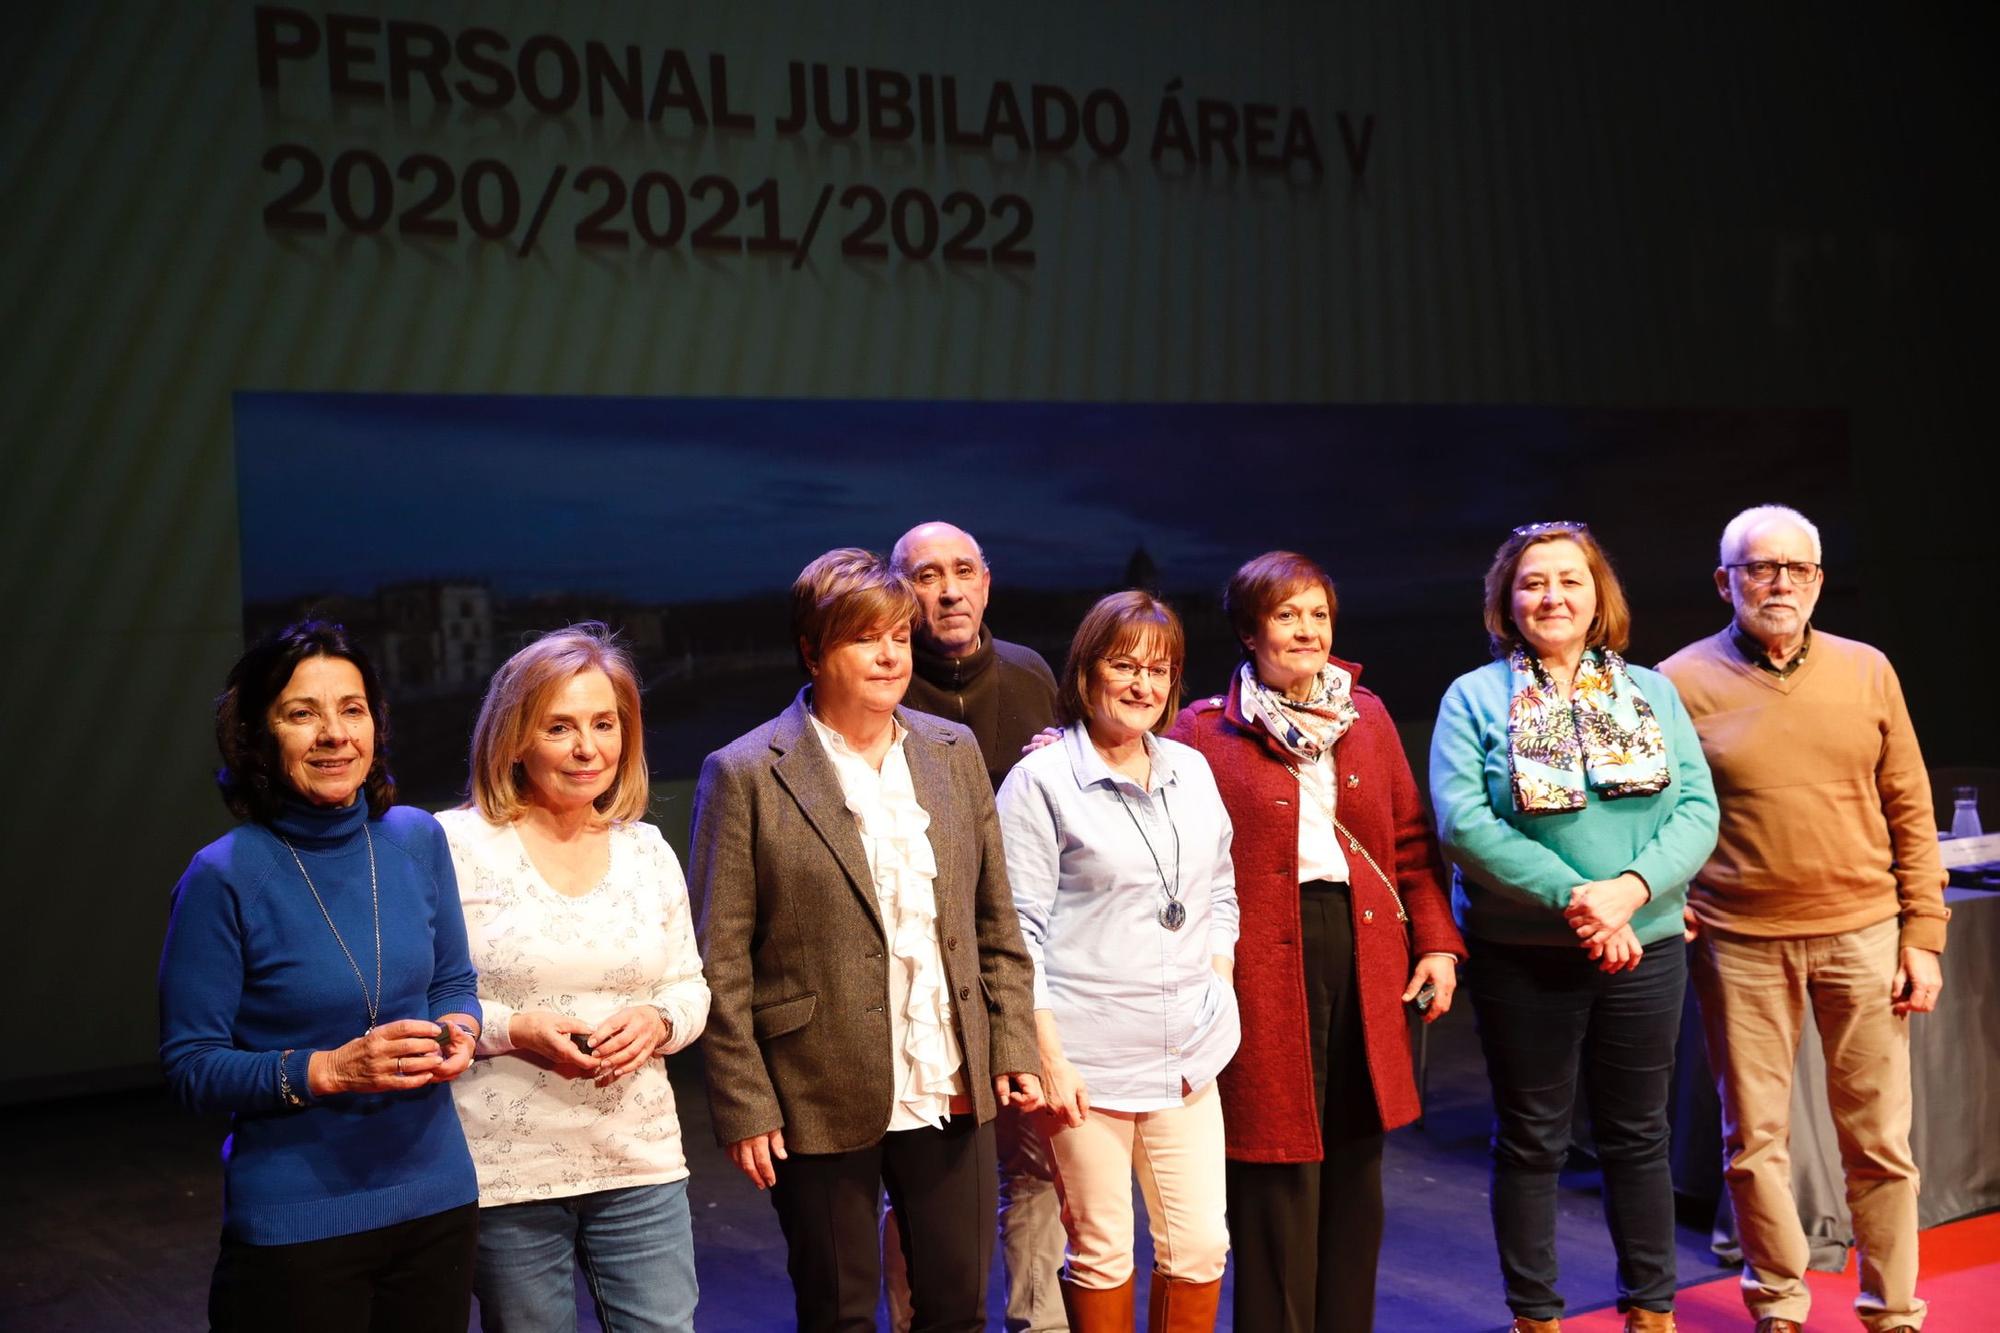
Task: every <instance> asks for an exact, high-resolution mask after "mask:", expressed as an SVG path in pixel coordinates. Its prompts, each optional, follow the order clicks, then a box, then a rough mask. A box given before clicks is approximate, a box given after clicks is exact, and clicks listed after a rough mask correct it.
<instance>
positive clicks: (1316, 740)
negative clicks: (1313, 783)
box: [1237, 662, 1361, 764]
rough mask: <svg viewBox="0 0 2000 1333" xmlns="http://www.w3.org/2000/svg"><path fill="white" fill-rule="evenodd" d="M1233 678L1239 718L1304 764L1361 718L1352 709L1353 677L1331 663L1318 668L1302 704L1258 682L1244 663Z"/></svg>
mask: <svg viewBox="0 0 2000 1333" xmlns="http://www.w3.org/2000/svg"><path fill="white" fill-rule="evenodd" d="M1237 678H1238V679H1239V680H1240V681H1241V682H1242V690H1243V716H1244V717H1245V718H1247V719H1249V720H1250V721H1252V722H1255V723H1257V724H1258V725H1260V726H1262V727H1263V728H1264V730H1266V731H1268V732H1270V733H1271V735H1272V736H1274V737H1276V738H1277V741H1278V744H1280V745H1282V746H1284V747H1285V748H1286V749H1287V750H1290V751H1291V752H1292V753H1293V754H1295V755H1297V756H1298V757H1299V758H1300V759H1303V760H1304V761H1305V762H1306V763H1308V764H1311V763H1317V762H1318V761H1319V757H1320V756H1321V755H1323V754H1325V753H1326V752H1327V751H1328V750H1331V749H1332V748H1333V743H1334V742H1335V741H1337V740H1339V739H1340V738H1341V737H1342V736H1344V735H1346V734H1347V729H1348V728H1349V727H1351V726H1353V725H1354V722H1355V719H1357V718H1359V717H1360V716H1361V711H1360V710H1359V709H1357V708H1356V707H1355V706H1354V695H1353V690H1354V678H1353V677H1352V676H1350V675H1349V674H1348V673H1347V672H1345V671H1343V670H1341V669H1340V668H1339V667H1337V666H1335V665H1334V664H1333V663H1331V662H1328V663H1327V664H1326V665H1325V666H1323V667H1321V668H1320V669H1319V683H1318V684H1317V685H1315V686H1314V687H1313V693H1312V698H1310V699H1307V700H1306V701H1305V702H1304V703H1299V702H1297V701H1295V700H1292V699H1288V698H1286V697H1285V696H1284V695H1283V694H1282V693H1280V692H1279V691H1277V690H1274V689H1272V688H1271V687H1270V686H1268V685H1266V684H1265V683H1264V682H1263V681H1261V680H1258V679H1257V672H1256V670H1255V669H1254V668H1253V667H1252V665H1251V664H1250V663H1248V662H1245V663H1244V664H1243V665H1242V666H1241V667H1240V668H1239V669H1238V670H1237Z"/></svg>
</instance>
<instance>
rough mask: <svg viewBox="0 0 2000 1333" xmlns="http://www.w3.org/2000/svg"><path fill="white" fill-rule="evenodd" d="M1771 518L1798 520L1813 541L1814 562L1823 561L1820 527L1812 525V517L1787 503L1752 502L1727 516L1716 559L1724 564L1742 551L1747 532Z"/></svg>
mask: <svg viewBox="0 0 2000 1333" xmlns="http://www.w3.org/2000/svg"><path fill="white" fill-rule="evenodd" d="M1774 519H1782V520H1784V521H1785V522H1787V523H1795V524H1797V525H1798V527H1799V529H1800V531H1802V532H1804V533H1805V534H1806V540H1808V541H1810V542H1811V543H1812V558H1813V563H1814V564H1821V563H1824V561H1823V559H1822V556H1821V553H1820V544H1819V529H1818V528H1816V527H1814V526H1813V523H1812V520H1811V519H1809V518H1807V517H1806V516H1805V515H1804V514H1801V513H1800V512H1799V511H1798V510H1796V509H1794V508H1792V507H1791V506H1790V505H1752V506H1750V507H1749V508H1748V509H1746V510H1744V511H1743V512H1742V513H1740V514H1738V515H1737V516H1736V517H1735V518H1732V519H1730V520H1729V526H1728V527H1726V528H1724V529H1723V530H1722V547H1721V550H1720V552H1719V554H1720V556H1721V559H1720V560H1718V561H1717V563H1718V564H1723V565H1727V564H1729V563H1730V560H1731V558H1732V557H1735V556H1740V555H1742V554H1743V543H1744V542H1745V541H1747V540H1748V539H1749V537H1750V534H1751V533H1752V532H1753V531H1755V530H1756V529H1757V528H1758V527H1760V526H1762V525H1763V524H1765V523H1769V522H1771V521H1772V520H1774Z"/></svg>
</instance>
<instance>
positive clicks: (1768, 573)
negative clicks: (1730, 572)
mask: <svg viewBox="0 0 2000 1333" xmlns="http://www.w3.org/2000/svg"><path fill="white" fill-rule="evenodd" d="M1723 568H1725V569H1740V570H1742V571H1743V577H1744V578H1747V579H1749V580H1750V581H1751V582H1752V583H1776V582H1777V581H1778V571H1779V570H1783V571H1784V572H1785V573H1786V574H1789V575H1790V576H1791V579H1792V582H1793V583H1795V584H1797V585H1798V586H1799V587H1801V588H1807V587H1811V586H1812V585H1813V584H1815V583H1818V582H1819V576H1820V573H1821V572H1822V571H1823V570H1824V569H1825V568H1826V567H1825V566H1824V565H1821V564H1819V563H1818V562H1817V561H1813V560H1744V561H1740V562H1738V563H1736V564H1733V565H1725V566H1723Z"/></svg>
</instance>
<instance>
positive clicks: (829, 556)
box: [792, 546, 917, 675]
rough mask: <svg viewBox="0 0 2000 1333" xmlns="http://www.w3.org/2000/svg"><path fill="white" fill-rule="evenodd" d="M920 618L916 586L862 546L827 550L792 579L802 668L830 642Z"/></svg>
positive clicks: (795, 644)
mask: <svg viewBox="0 0 2000 1333" xmlns="http://www.w3.org/2000/svg"><path fill="white" fill-rule="evenodd" d="M916 618H917V590H916V589H915V588H913V587H911V586H910V581H909V580H908V579H907V578H905V577H903V576H902V575H901V574H899V573H897V572H896V570H895V568H894V567H893V566H891V565H890V564H889V562H888V561H886V560H884V559H883V558H882V557H881V556H879V555H876V554H875V553H874V552H873V551H864V550H862V549H861V548H860V547H858V546H842V547H839V548H837V549H835V550H831V551H828V552H827V553H826V554H825V555H823V556H820V557H819V558H818V559H817V560H814V561H813V562H812V563H811V564H809V565H807V566H806V567H805V568H804V569H802V570H800V571H799V576H798V578H797V579H795V580H793V582H792V646H793V648H794V649H795V650H796V651H797V653H798V659H799V670H801V671H804V672H806V673H807V674H808V675H810V674H811V668H810V667H809V666H808V665H807V659H808V657H824V656H826V649H827V645H828V644H831V643H839V642H842V641H843V640H847V639H853V638H859V637H860V636H861V635H863V634H866V633H867V632H868V631H869V630H872V629H874V628H876V627H877V626H880V625H894V624H898V623H903V622H908V621H913V620H915V619H916Z"/></svg>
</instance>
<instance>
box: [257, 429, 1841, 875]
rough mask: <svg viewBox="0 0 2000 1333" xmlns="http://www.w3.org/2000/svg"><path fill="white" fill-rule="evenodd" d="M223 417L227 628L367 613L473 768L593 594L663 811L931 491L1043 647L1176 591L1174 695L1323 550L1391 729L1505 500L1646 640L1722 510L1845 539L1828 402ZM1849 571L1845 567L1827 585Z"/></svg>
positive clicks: (1454, 653)
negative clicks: (1567, 538) (488, 695)
mask: <svg viewBox="0 0 2000 1333" xmlns="http://www.w3.org/2000/svg"><path fill="white" fill-rule="evenodd" d="M234 436H235V446H236V460H237V479H238V494H239V505H240V509H241V532H242V579H243V599H244V605H243V628H244V632H245V634H246V636H256V635H259V634H262V633H264V632H266V631H268V630H270V629H272V628H275V627H277V626H279V625H282V624H285V623H288V622H289V621H292V620H296V619H298V618H300V617H302V616H305V615H318V616H323V617H326V618H330V619H335V620H339V621H342V622H343V623H345V624H346V625H347V626H348V627H349V628H350V629H351V630H353V631H354V632H356V633H357V634H358V635H359V636H360V637H361V639H362V641H363V642H364V643H365V644H367V645H368V646H369V648H370V650H371V651H372V652H373V653H374V654H375V656H376V658H377V661H378V662H379V664H380V665H381V668H382V672H383V676H384V679H385V686H386V689H387V692H388V694H389V697H390V700H391V704H392V707H393V710H394V750H393V753H394V756H395V764H396V771H397V776H398V778H399V780H400V782H401V784H402V788H403V792H404V795H405V799H408V800H411V801H414V802H416V803H417V804H421V805H426V806H429V807H431V808H438V807H442V806H445V805H450V804H453V803H455V802H456V801H457V800H458V799H460V797H461V795H462V793H463V791H464V784H465V756H466V747H467V744H468V737H469V735H470V731H471V723H472V719H473V716H474V715H475V713H476V712H477V709H478V704H479V699H480V696H481V694H482V692H483V690H484V688H485V685H486V681H487V677H488V676H489V675H490V673H491V672H492V670H493V668H494V667H495V666H496V665H498V664H499V663H500V662H501V661H504V660H505V659H506V657H507V656H508V654H510V653H511V652H513V651H514V649H516V648H517V647H519V646H520V645H521V644H522V643H524V642H526V641H527V640H529V639H531V638H532V637H534V636H535V635H536V634H538V633H541V632H544V631H547V630H549V629H553V628H557V627H560V626H563V625H567V624H571V623H574V622H576V621H580V620H587V619H588V620H602V621H604V622H606V623H608V624H610V625H611V626H613V627H614V628H616V629H617V630H618V631H619V632H620V634H621V636H622V637H623V639H624V641H625V642H626V643H627V645H628V646H629V647H630V648H631V650H632V652H633V654H634V655H635V657H636V658H637V660H638V663H639V665H640V668H641V671H642V674H643V676H644V679H645V684H646V733H647V734H646V750H647V757H648V760H649V762H650V765H651V768H652V772H653V774H654V777H655V780H656V795H659V796H660V797H661V801H662V802H665V803H666V804H668V805H670V806H673V807H676V808H665V809H663V808H661V806H660V803H659V802H656V810H655V817H656V818H658V819H659V820H660V822H661V823H662V825H663V826H666V827H668V828H670V829H672V830H673V831H674V832H675V834H676V837H677V838H678V835H679V834H680V833H682V832H684V830H685V824H686V818H687V813H686V810H685V807H684V805H683V804H682V803H681V802H682V798H683V797H684V794H685V787H686V784H687V781H688V780H689V779H691V778H692V777H693V775H694V774H695V772H696V771H697V769H698V768H699V767H700V764H701V760H702V757H703V756H704V755H705V754H707V753H708V751H710V750H712V749H714V748H715V747H717V746H719V745H721V744H723V743H725V742H727V741H728V740H729V739H731V738H732V737H734V736H736V735H738V734H740V733H742V732H743V731H745V730H747V729H749V728H750V727H752V726H755V725H756V724H757V723H759V722H761V721H763V720H764V719H766V718H768V717H770V716H771V715H773V714H774V713H776V712H778V711H779V710H780V709H781V708H782V707H783V706H784V705H785V704H786V703H787V702H788V701H789V700H790V698H791V696H792V694H793V693H794V691H796V690H797V688H798V686H799V684H800V677H799V673H798V668H797V666H796V665H795V663H794V660H793V652H792V645H791V643H790V641H789V637H788V633H787V628H786V624H787V610H786V605H787V603H786V593H787V590H788V588H789V587H790V585H791V581H792V579H793V578H794V576H795V575H796V574H797V573H798V571H799V569H800V567H801V566H802V565H804V564H805V563H806V562H807V561H808V560H810V559H812V558H813V557H814V556H815V555H818V554H819V553H820V552H822V551H825V550H827V549H829V548H831V547H835V546H865V547H867V548H869V549H872V550H876V551H883V552H886V551H887V550H888V549H889V548H890V546H891V545H892V544H893V543H894V542H895V540H896V538H897V536H898V535H900V534H901V533H902V532H903V531H905V530H906V529H908V528H909V527H911V526H913V525H915V524H917V523H919V522H923V521H925V520H928V519H945V520H948V521H950V522H953V523H956V524H958V525H959V526H960V527H963V528H965V529H966V530H967V531H969V532H971V533H973V534H974V535H975V536H976V537H977V538H978V540H979V542H980V543H981V545H982V547H983V548H984V550H985V553H986V557H987V561H988V564H989V566H990V567H991V569H992V571H993V593H992V600H991V603H990V605H989V607H988V611H987V623H988V624H989V625H990V626H991V627H992V629H993V630H994V631H995V632H996V633H997V634H998V635H999V636H1000V637H1002V638H1006V639H1012V640H1015V641H1017V642H1022V643H1026V644H1028V645H1030V646H1032V647H1034V648H1036V649H1038V650H1039V651H1040V652H1041V653H1042V654H1043V655H1044V656H1045V657H1047V658H1048V659H1049V660H1050V662H1051V663H1052V664H1055V665H1057V666H1058V667H1060V664H1061V661H1062V656H1063V653H1064V650H1065V648H1066V647H1067V645H1068V641H1069V636H1070V633H1071V631H1072V630H1073V629H1074V628H1075V625H1076V623H1077V621H1078V619H1079V618H1080V617H1081V615H1082V613H1083V611H1084V610H1085V609H1086V608H1087V607H1088V606H1089V605H1090V603H1091V602H1092V601H1094V600H1095V599H1096V598H1097V597H1099V596H1101V595H1102V594H1104V593H1105V592H1108V591H1112V590H1115V589H1118V588H1124V587H1131V586H1141V587H1147V588H1150V589H1153V590H1155V591H1157V592H1159V593H1161V594H1162V595H1163V596H1165V597H1166V598H1167V599H1168V600H1170V601H1171V602H1172V603H1173V604H1174V605H1175V606H1176V607H1177V608H1178V609H1179V611H1180V612H1181V614H1182V616H1183V618H1184V619H1185V621H1186V623H1187V628H1188V638H1189V652H1188V668H1187V691H1188V692H1189V693H1190V694H1201V693H1205V692H1209V691H1212V690H1216V689H1218V688H1220V687H1221V686H1222V684H1223V682H1224V681H1225V679H1226V678H1227V674H1228V672H1229V670H1230V667H1231V666H1232V664H1233V663H1234V661H1235V660H1236V649H1235V645H1234V643H1233V641H1232V639H1231V636H1230V634H1229V631H1228V627H1227V623H1226V621H1225V619H1224V617H1223V614H1222V609H1221V591H1222V588H1223V585H1224V583H1225V582H1226V581H1227V579H1228V577H1229V574H1230V572H1231V571H1232V570H1234V569H1235V567H1236V566H1237V565H1238V564H1240V563H1241V562H1242V561H1244V560H1245V559H1247V558H1249V557H1250V556H1253V555H1256V554H1257V553H1259V552H1261V551H1265V550H1269V549H1272V548H1275V547H1288V548H1291V549H1296V550H1300V551H1304V552H1306V553H1307V554H1309V555H1311V556H1313V557H1314V558H1315V559H1317V560H1319V561H1320V562H1321V563H1322V564H1324V565H1325V566H1326V568H1327V569H1328V570H1329V571H1330V572H1331V573H1332V575H1333V577H1334V579H1335V581H1336V583H1337V585H1338V594H1339V619H1338V624H1337V626H1336V631H1335V637H1334V652H1335V654H1336V655H1338V656H1341V657H1344V658H1348V659H1351V660H1354V661H1358V662H1360V663H1362V664H1363V665H1364V668H1365V672H1364V676H1363V679H1364V682H1365V683H1367V684H1368V685H1370V686H1372V687H1374V688H1375V689H1376V690H1377V691H1378V692H1380V693H1381V694H1382V695H1383V696H1384V698H1385V700H1386V701H1387V702H1388V704H1389V707H1390V709H1391V711H1392V712H1394V713H1395V714H1396V716H1397V718H1398V721H1399V722H1400V723H1403V724H1405V726H1406V734H1407V731H1408V729H1409V728H1419V729H1421V730H1423V731H1427V730H1428V727H1429V723H1430V719H1431V717H1432V715H1433V714H1434V712H1435V708H1436V704H1437V700H1438V698H1439V696H1440V695H1441V694H1442V693H1443V691H1444V688H1445V687H1446V685H1448V684H1449V683H1450V681H1451V680H1452V678H1453V677H1455V676H1456V675H1458V674H1459V673H1461V672H1463V671H1467V670H1470V669H1471V668H1473V667H1474V666H1477V665H1478V664H1479V663H1480V662H1482V661H1484V660H1485V657H1486V644H1485V636H1484V632H1483V631H1482V629H1481V628H1480V618H1479V606H1480V578H1481V575H1482V574H1483V572H1484V570H1485V567H1486V563H1487V561H1488V560H1489V559H1490V558H1491V555H1492V553H1493V549H1494V547H1495V546H1497V545H1498V543H1499V542H1500V541H1501V539H1502V538H1504V537H1505V536H1506V535H1507V531H1508V529H1509V528H1511V527H1512V526H1514V525H1515V524H1519V523H1525V522H1531V521H1538V520H1550V519H1563V520H1580V521H1584V522H1587V523H1589V524H1590V526H1591V528H1592V530H1593V531H1594V532H1595V533H1597V534H1598V536H1599V537H1600V538H1601V539H1602V541H1603V542H1604V543H1605V545H1606V546H1607V548H1608V549H1609V550H1610V552H1611V554H1612V556H1613V558H1614V559H1615V560H1616V561H1617V563H1618V566H1619V570H1620V573H1621V575H1622V577H1623V578H1624V580H1625V583H1626V586H1627V590H1628V592H1629V593H1630V595H1631V597H1632V600H1633V603H1634V643H1633V646H1632V652H1631V656H1632V658H1633V660H1635V661H1642V662H1651V661H1655V660H1657V659H1658V658H1659V657H1661V656H1664V655H1665V653H1667V652H1669V651H1671V650H1672V649H1673V648H1674V647H1676V646H1678V645H1679V644H1681V643H1684V642H1686V641H1687V640H1688V639H1690V638H1692V637H1694V636H1696V635H1698V634H1702V633H1706V632H1709V631H1711V630H1713V629H1715V628H1717V627H1718V626H1719V625H1720V624H1721V623H1722V620H1723V617H1724V615H1725V614H1726V611H1725V609H1724V608H1723V607H1722V606H1721V605H1720V603H1719V602H1718V601H1717V600H1716V597H1715V592H1714V589H1713V587H1712V585H1711V584H1710V582H1709V571H1710V570H1711V569H1712V568H1713V567H1714V563H1715V539H1716V535H1717V534H1718V533H1719V531H1720V529H1721V525H1722V523H1723V522H1724V521H1725V520H1726V519H1727V518H1728V516H1729V515H1730V514H1732V513H1734V512H1735V511H1736V510H1737V509H1740V508H1742V507H1743V506H1744V505H1746V504H1751V503H1756V502H1759V501H1764V500H1771V499H1782V500H1784V501H1786V502H1788V503H1792V504H1796V505H1798V506H1800V507H1801V508H1803V509H1805V510H1806V511H1807V512H1809V513H1812V514H1813V515H1814V516H1815V517H1816V518H1817V520H1818V521H1819V523H1820V525H1821V527H1822V530H1823V531H1824V533H1825V535H1826V538H1827V544H1828V552H1827V561H1828V564H1829V566H1830V567H1831V568H1833V569H1835V570H1838V569H1839V568H1840V567H1841V565H1842V564H1843V563H1844V561H1843V555H1844V554H1845V553H1846V552H1848V551H1851V549H1852V545H1853V540H1854V538H1853V533H1852V524H1851V512H1852V508H1853V505H1852V498H1851V494H1850V483H1849V468H1848V461H1847V460H1848V445H1847V426H1846V421H1845V418H1844V416H1843V415H1842V414H1840V413H1838V412H1827V411H1807V410H1796V411H1792V410H1742V411H1735V410H1730V411H1705V412H1696V411H1594V410H1579V409H1567V408H1535V407H1446V408H1440V407H1410V406H1349V405H1338V404H1283V405H1259V404H1157V403H1133V404H1106V403H993V402H897V401H826V400H771V399H685V398H578V397H547V398H543V397H516V396H429V395H390V394H272V393H239V394H237V395H236V396H235V399H234ZM1851 595H1852V594H1851V592H1850V591H1849V590H1846V589H1843V588H1842V587H1841V586H1840V585H1839V583H1838V581H1837V579H1836V580H1835V581H1833V582H1830V584H1829V586H1828V589H1827V593H1826V600H1825V601H1824V602H1823V604H1822V605H1823V610H1822V616H1823V617H1824V618H1829V619H1831V618H1832V617H1834V616H1836V615H1837V614H1838V611H1839V607H1840V603H1841V600H1842V599H1843V598H1844V597H1847V596H1851ZM676 823H678V825H679V827H678V828H676V827H675V825H676Z"/></svg>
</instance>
